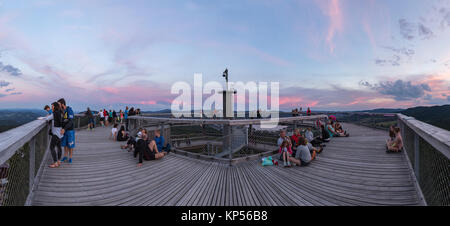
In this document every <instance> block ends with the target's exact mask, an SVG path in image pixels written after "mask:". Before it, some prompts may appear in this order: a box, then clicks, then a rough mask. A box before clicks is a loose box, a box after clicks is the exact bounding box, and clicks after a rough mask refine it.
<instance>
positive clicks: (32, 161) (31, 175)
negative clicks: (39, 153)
mask: <svg viewBox="0 0 450 226" xmlns="http://www.w3.org/2000/svg"><path fill="white" fill-rule="evenodd" d="M29 146H30V158H29V161H30V169H29V179H28V184H29V185H28V186H29V193H31V192H32V190H33V182H34V168H35V156H36V152H35V151H36V137H33V138H32V139H31V140H30V143H29Z"/></svg>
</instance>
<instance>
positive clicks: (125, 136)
mask: <svg viewBox="0 0 450 226" xmlns="http://www.w3.org/2000/svg"><path fill="white" fill-rule="evenodd" d="M128 138H129V137H128V133H127V132H126V131H125V127H124V126H121V127H120V130H119V132H118V133H117V141H127V140H128Z"/></svg>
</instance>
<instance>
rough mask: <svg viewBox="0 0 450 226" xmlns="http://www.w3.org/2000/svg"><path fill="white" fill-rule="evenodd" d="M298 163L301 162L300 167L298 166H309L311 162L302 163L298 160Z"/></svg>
mask: <svg viewBox="0 0 450 226" xmlns="http://www.w3.org/2000/svg"><path fill="white" fill-rule="evenodd" d="M300 162H301V165H300V166H307V165H309V163H310V162H311V161H309V162H305V161H303V160H301V159H300Z"/></svg>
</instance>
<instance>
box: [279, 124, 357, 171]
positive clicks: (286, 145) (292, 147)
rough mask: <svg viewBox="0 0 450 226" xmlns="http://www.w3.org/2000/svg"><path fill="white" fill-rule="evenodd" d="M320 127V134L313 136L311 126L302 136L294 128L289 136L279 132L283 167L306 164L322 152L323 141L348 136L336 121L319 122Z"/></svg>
mask: <svg viewBox="0 0 450 226" xmlns="http://www.w3.org/2000/svg"><path fill="white" fill-rule="evenodd" d="M318 125H320V128H321V136H319V137H314V134H313V132H312V129H311V127H309V128H307V129H306V131H305V133H304V136H302V135H301V134H300V129H298V128H297V129H294V134H293V135H292V136H291V137H288V136H286V131H285V130H282V131H281V132H280V138H278V147H279V154H280V161H283V165H284V166H285V167H289V166H291V163H293V164H295V165H297V166H307V165H309V163H310V162H311V161H313V160H314V159H316V157H317V154H319V153H322V151H323V148H324V147H325V146H326V145H325V144H323V143H326V142H329V141H330V139H331V138H332V137H348V136H350V134H349V133H347V131H345V130H344V129H343V128H342V125H341V124H340V123H338V122H337V121H336V122H335V121H332V120H330V121H328V122H327V125H326V126H325V125H324V123H322V122H319V124H318Z"/></svg>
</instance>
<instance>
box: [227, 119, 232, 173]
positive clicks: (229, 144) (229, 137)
mask: <svg viewBox="0 0 450 226" xmlns="http://www.w3.org/2000/svg"><path fill="white" fill-rule="evenodd" d="M232 132H233V129H232V128H231V126H228V149H229V150H230V154H229V158H230V166H231V160H232V159H233V153H232V151H233V148H232V147H231V133H232Z"/></svg>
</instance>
